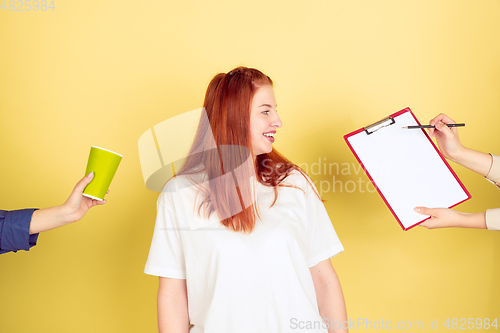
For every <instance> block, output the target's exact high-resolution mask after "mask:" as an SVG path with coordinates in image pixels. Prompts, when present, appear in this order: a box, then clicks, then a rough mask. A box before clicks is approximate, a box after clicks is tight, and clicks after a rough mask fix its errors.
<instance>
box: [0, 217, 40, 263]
mask: <svg viewBox="0 0 500 333" xmlns="http://www.w3.org/2000/svg"><path fill="white" fill-rule="evenodd" d="M35 210H36V209H21V210H13V211H5V210H0V254H2V253H6V252H11V251H14V252H17V251H18V250H25V251H29V249H30V248H31V247H32V246H35V245H36V242H37V240H38V234H33V235H30V223H31V216H32V215H33V212H34V211H35Z"/></svg>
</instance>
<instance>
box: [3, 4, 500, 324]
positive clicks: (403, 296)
mask: <svg viewBox="0 0 500 333" xmlns="http://www.w3.org/2000/svg"><path fill="white" fill-rule="evenodd" d="M16 3H17V1H16ZM55 7H56V8H55V10H54V11H52V10H48V11H45V12H42V11H40V10H39V11H37V12H34V11H30V12H17V11H16V12H13V11H9V10H7V11H4V10H3V9H2V10H0V142H1V146H0V147H1V148H0V149H1V150H0V156H1V160H0V181H1V190H0V207H1V208H2V209H19V208H28V207H39V208H44V207H49V206H53V205H57V204H61V203H63V202H64V201H65V200H66V198H67V196H68V195H69V193H70V192H71V190H72V188H73V186H74V184H75V183H76V182H77V181H78V180H79V179H80V178H81V177H82V176H83V173H84V171H85V166H86V161H87V157H88V152H89V149H90V146H91V145H97V146H101V147H104V148H107V149H110V150H113V151H117V152H119V153H121V154H123V155H124V158H123V160H122V163H121V165H120V168H119V169H118V172H117V174H116V176H115V179H114V180H113V183H112V184H111V193H110V194H109V195H108V196H107V199H108V203H107V204H106V205H105V206H103V207H97V208H93V209H92V210H91V211H90V212H89V213H88V214H87V216H86V217H85V218H84V219H83V220H82V221H80V222H77V223H75V224H72V225H70V226H67V227H63V228H59V229H55V230H52V231H48V232H45V233H43V234H41V235H40V237H39V241H38V245H37V246H36V247H34V248H33V249H32V250H31V251H30V252H23V251H20V252H18V253H17V254H13V253H10V254H4V255H2V256H1V257H0V332H2V333H4V332H5V333H11V332H16V333H17V332H20V333H24V332H35V331H36V332H121V333H124V332H154V331H155V330H156V289H157V278H156V277H152V276H148V275H145V274H144V273H143V272H142V271H143V268H144V264H145V261H146V258H147V255H148V251H149V245H150V241H151V236H152V232H153V227H154V221H155V215H156V197H157V193H154V192H151V191H149V190H147V189H146V187H145V185H144V182H143V178H142V174H141V169H140V164H139V158H138V151H137V141H138V138H139V136H140V135H141V134H142V133H143V132H145V131H146V130H147V129H149V128H151V127H152V126H153V125H155V124H157V123H159V122H161V121H163V120H165V119H167V118H169V117H172V116H174V115H177V114H180V113H183V112H186V111H190V110H194V109H196V108H199V107H200V106H201V105H202V101H203V96H204V92H205V89H206V86H207V84H208V82H209V80H210V79H211V78H212V77H213V76H214V75H215V74H216V73H218V72H221V71H222V72H227V71H229V70H230V69H232V68H233V67H235V66H238V65H245V66H250V67H256V68H259V69H261V70H262V71H263V72H265V73H266V74H268V75H269V76H270V77H271V78H272V79H273V80H274V81H275V91H276V97H277V101H278V109H279V112H280V116H281V117H282V121H283V123H284V126H283V128H282V129H281V130H279V133H278V135H277V136H276V139H277V140H276V143H275V147H276V148H277V149H278V150H279V151H280V152H282V153H283V154H284V155H285V156H287V157H289V158H290V159H291V160H292V161H294V162H295V163H306V164H307V165H312V164H313V163H317V162H318V159H322V160H323V161H327V162H328V163H338V164H339V165H341V164H342V163H347V164H350V165H351V166H352V165H354V166H357V162H356V160H355V159H354V157H353V155H352V154H351V152H350V150H349V149H348V147H347V145H346V144H345V142H344V140H343V135H344V134H346V133H348V132H351V131H353V130H355V129H358V128H360V127H362V126H364V125H366V124H367V123H370V122H374V121H376V120H379V119H380V118H382V117H384V116H386V115H388V114H390V113H393V112H396V111H398V110H400V109H403V108H404V107H407V106H409V107H411V108H412V110H413V111H414V113H415V115H416V116H417V117H418V118H419V119H420V120H421V121H422V122H426V121H428V120H429V119H431V118H433V117H434V116H435V115H437V114H438V113H440V112H444V113H447V114H449V115H450V116H451V117H452V118H454V119H456V120H457V121H460V122H465V123H466V124H467V126H466V127H465V128H463V129H460V135H461V138H462V142H463V143H464V144H465V145H466V146H469V147H472V148H476V149H480V150H482V151H486V152H496V153H500V140H499V139H498V137H499V136H498V131H499V130H498V129H499V124H500V112H499V111H500V62H499V59H500V43H499V41H500V1H498V0H475V1H470V0H466V1H465V0H393V1H390V0H323V1H309V2H308V1H290V0H287V1H252V2H248V1H245V2H243V1H241V2H240V1H234V0H233V1H198V2H195V1H159V0H157V1H129V0H124V1H96V0H91V1H62V0H59V1H55ZM452 167H453V168H454V169H455V170H456V172H457V174H458V175H459V177H460V178H461V179H462V181H463V182H464V183H465V185H466V186H467V188H468V189H469V191H470V192H471V193H472V196H473V198H472V200H470V201H468V202H466V203H464V204H462V205H460V206H459V207H457V209H459V210H461V211H466V212H478V211H484V210H485V209H487V208H493V207H499V206H500V200H499V199H500V192H498V190H497V189H496V188H495V187H494V186H493V185H491V184H489V183H488V182H487V181H485V180H484V179H483V178H482V177H481V176H479V175H477V174H473V173H472V172H471V171H468V170H466V169H464V168H462V167H460V166H458V165H456V164H453V163H452ZM311 176H312V178H313V179H314V180H318V181H321V180H329V181H331V179H332V177H333V176H335V177H336V180H342V181H343V182H347V181H349V180H353V181H355V182H357V181H358V180H359V179H360V178H361V180H362V181H365V182H366V181H367V177H366V176H365V175H364V174H363V173H362V172H361V173H359V174H357V175H356V174H355V173H354V172H351V174H350V175H342V174H333V175H331V174H321V175H311ZM433 190H437V189H433V187H432V184H429V191H433ZM323 196H324V199H326V200H327V202H326V203H325V205H326V208H327V210H328V212H329V214H330V217H331V219H332V221H333V224H334V226H335V228H336V231H337V233H338V235H339V237H340V238H341V240H342V242H343V244H344V247H345V252H344V253H342V254H341V255H339V256H338V257H335V258H334V259H333V260H332V262H333V264H334V267H335V269H336V270H337V273H338V274H339V276H340V279H341V283H342V286H343V291H344V295H345V299H346V302H347V310H348V315H349V317H350V318H351V319H354V320H356V319H357V318H367V319H368V320H371V321H381V320H382V319H383V320H384V321H386V322H387V321H391V322H392V324H393V326H395V325H396V323H397V322H398V321H422V322H423V323H424V327H425V329H423V330H418V331H419V332H425V331H427V327H428V321H429V318H430V319H431V320H433V321H435V320H436V319H437V318H439V325H440V329H439V331H441V330H443V331H444V330H445V328H443V326H442V323H443V322H444V320H446V318H494V317H495V316H499V314H500V301H499V299H500V283H499V281H500V233H498V232H494V231H485V230H458V229H448V230H426V229H424V228H422V227H417V228H415V229H412V230H410V231H407V232H404V231H402V230H401V228H400V226H399V225H398V224H397V222H396V220H395V219H394V218H393V216H392V214H391V213H390V211H389V210H388V209H387V207H386V206H385V204H384V203H383V201H382V199H381V198H380V196H379V195H378V194H377V193H367V192H365V193H361V192H360V191H359V190H358V191H355V192H353V193H348V192H346V191H345V190H344V191H342V192H340V189H339V188H338V187H337V190H336V191H335V192H333V191H330V192H328V193H324V195H323ZM242 301H244V300H242ZM353 331H364V328H363V327H360V328H359V329H358V330H353ZM407 331H411V330H407ZM433 331H435V330H433Z"/></svg>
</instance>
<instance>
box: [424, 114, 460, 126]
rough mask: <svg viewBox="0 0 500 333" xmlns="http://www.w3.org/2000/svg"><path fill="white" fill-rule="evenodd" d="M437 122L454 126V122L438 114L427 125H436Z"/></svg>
mask: <svg viewBox="0 0 500 333" xmlns="http://www.w3.org/2000/svg"><path fill="white" fill-rule="evenodd" d="M438 122H442V123H444V124H455V123H456V121H455V120H453V119H451V118H450V117H448V116H447V115H445V114H444V113H440V114H438V115H437V116H435V117H434V118H432V119H431V120H430V121H429V125H436V124H437V123H438Z"/></svg>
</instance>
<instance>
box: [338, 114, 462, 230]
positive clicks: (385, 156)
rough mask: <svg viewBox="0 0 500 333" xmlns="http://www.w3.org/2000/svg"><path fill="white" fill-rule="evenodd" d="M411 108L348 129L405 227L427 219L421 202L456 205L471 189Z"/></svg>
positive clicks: (350, 140) (356, 153)
mask: <svg viewBox="0 0 500 333" xmlns="http://www.w3.org/2000/svg"><path fill="white" fill-rule="evenodd" d="M411 125H420V122H419V121H418V119H417V118H416V117H415V115H414V114H413V112H412V111H411V110H410V108H405V109H403V110H401V111H399V112H396V113H394V114H391V115H390V116H389V117H387V118H384V119H382V120H380V121H378V122H376V123H373V124H371V125H368V126H366V127H363V128H360V129H358V130H357V131H354V132H352V133H349V134H346V135H345V136H344V140H345V141H346V143H347V145H348V146H349V148H350V149H351V151H352V153H353V154H354V156H355V157H356V159H357V160H358V162H359V163H360V164H361V166H362V168H363V170H364V171H365V172H366V174H367V176H368V178H370V180H371V182H372V183H373V185H374V186H375V188H376V189H377V191H378V193H379V194H380V196H381V197H382V199H383V200H384V202H385V204H386V205H387V207H388V208H389V209H390V211H391V213H392V214H393V215H394V217H395V218H396V220H397V221H398V223H399V225H400V226H401V228H403V230H405V231H406V230H409V229H411V228H413V227H414V226H416V225H418V224H420V223H422V222H424V221H425V220H427V219H429V218H430V217H425V216H424V215H421V214H419V213H417V212H415V211H414V208H415V207H417V206H423V207H429V208H438V207H448V208H451V207H454V206H456V205H458V204H460V203H462V202H464V201H466V200H469V199H470V198H471V195H470V193H469V191H467V189H466V188H465V186H464V185H463V184H462V182H461V181H460V179H458V177H457V175H456V174H455V172H454V171H453V169H452V168H451V167H450V165H449V164H448V162H447V161H446V160H445V158H444V157H443V155H441V152H440V151H439V149H438V148H437V147H436V145H435V144H434V143H433V142H432V140H431V139H430V137H429V136H428V134H427V133H426V132H425V130H423V129H411V130H409V129H404V128H403V127H404V126H411Z"/></svg>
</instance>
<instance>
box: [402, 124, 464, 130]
mask: <svg viewBox="0 0 500 333" xmlns="http://www.w3.org/2000/svg"><path fill="white" fill-rule="evenodd" d="M446 126H448V127H464V126H465V124H463V123H462V124H446ZM403 128H407V129H414V128H435V126H434V125H421V126H405V127H403Z"/></svg>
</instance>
